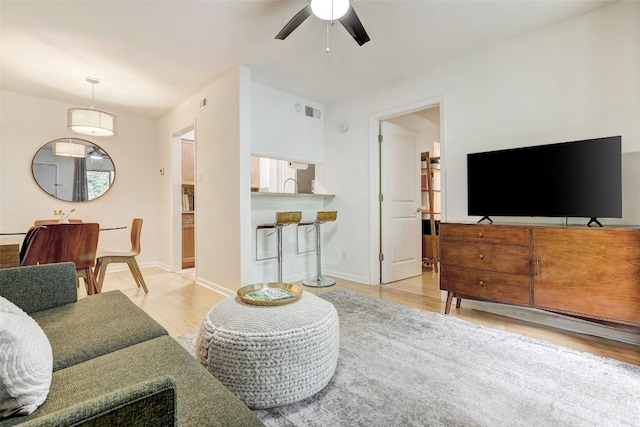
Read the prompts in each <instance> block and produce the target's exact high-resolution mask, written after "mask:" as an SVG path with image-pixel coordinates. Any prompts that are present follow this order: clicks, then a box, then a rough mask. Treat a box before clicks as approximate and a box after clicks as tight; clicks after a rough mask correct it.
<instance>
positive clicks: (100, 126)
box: [67, 108, 116, 136]
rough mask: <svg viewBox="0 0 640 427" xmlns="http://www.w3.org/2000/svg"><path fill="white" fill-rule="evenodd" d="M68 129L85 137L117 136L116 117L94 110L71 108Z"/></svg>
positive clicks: (68, 114) (68, 116)
mask: <svg viewBox="0 0 640 427" xmlns="http://www.w3.org/2000/svg"><path fill="white" fill-rule="evenodd" d="M67 127H68V128H69V130H70V131H72V132H75V133H81V134H83V135H93V136H113V135H115V134H116V116H114V115H113V114H111V113H107V112H106V111H100V110H95V109H92V108H70V109H69V110H67Z"/></svg>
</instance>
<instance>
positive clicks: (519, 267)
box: [440, 241, 530, 274]
mask: <svg viewBox="0 0 640 427" xmlns="http://www.w3.org/2000/svg"><path fill="white" fill-rule="evenodd" d="M440 264H441V265H446V264H450V265H458V266H462V267H471V268H478V269H482V270H492V271H500V272H503V273H512V274H529V271H530V263H529V247H528V246H518V245H496V244H493V243H469V242H457V241H447V242H446V244H443V245H442V247H441V257H440Z"/></svg>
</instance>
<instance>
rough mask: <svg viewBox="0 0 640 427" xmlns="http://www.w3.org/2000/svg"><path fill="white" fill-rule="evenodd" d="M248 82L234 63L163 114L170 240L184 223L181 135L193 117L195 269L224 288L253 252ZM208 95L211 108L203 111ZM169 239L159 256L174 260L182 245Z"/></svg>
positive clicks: (236, 279) (165, 220)
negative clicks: (194, 143)
mask: <svg viewBox="0 0 640 427" xmlns="http://www.w3.org/2000/svg"><path fill="white" fill-rule="evenodd" d="M250 84H251V81H250V71H249V69H248V68H246V67H243V66H240V67H236V68H233V69H232V70H229V71H228V72H226V73H224V74H223V75H221V76H220V77H219V78H217V79H216V80H215V81H214V82H212V83H211V84H209V85H208V86H206V87H205V88H203V89H202V90H201V91H199V92H198V93H196V94H194V95H193V96H192V97H190V98H189V99H187V100H186V101H184V102H183V103H182V104H180V105H179V106H178V107H177V108H176V109H174V110H173V111H171V112H170V113H168V114H166V115H165V116H163V117H162V118H161V119H160V120H159V132H158V135H159V140H158V143H159V144H160V145H161V146H162V147H163V148H162V151H161V155H160V164H159V167H165V168H167V171H168V173H167V174H166V175H165V179H164V180H163V183H162V185H163V188H162V193H163V199H162V201H161V203H162V206H163V207H164V209H163V212H162V217H161V222H162V224H163V227H164V229H165V230H166V232H165V234H166V235H167V238H168V237H169V235H171V234H172V233H171V232H170V230H174V231H178V230H180V229H181V228H180V221H181V209H180V203H179V197H180V185H179V182H180V168H179V161H178V159H179V138H176V137H175V135H176V134H177V133H180V131H181V130H183V129H186V128H188V127H189V126H192V125H193V123H194V122H195V125H196V132H195V140H196V185H195V189H196V195H195V198H196V214H195V222H196V271H197V275H198V281H199V282H201V283H203V284H206V285H208V286H210V287H212V288H214V289H218V290H220V291H222V292H224V293H229V292H231V291H235V290H237V289H238V288H240V287H241V286H242V285H243V284H244V280H245V279H243V275H244V274H245V273H243V271H244V270H245V269H246V268H247V267H243V266H242V263H243V262H249V260H250V256H251V252H250V246H251V233H250V228H251V225H250V222H251V218H250V217H251V195H250V179H251V168H250V158H251V155H250V137H251V125H250V123H249V114H250V113H249V105H250V93H251V92H250V91H251V87H250ZM205 97H206V98H207V107H206V108H204V109H199V102H200V100H201V99H202V98H205ZM178 234H179V233H178ZM175 237H178V236H175ZM167 243H168V244H167V245H166V246H165V248H164V251H163V253H162V254H161V256H162V258H161V259H162V262H165V263H168V264H172V262H175V256H174V259H173V261H172V254H174V255H175V254H177V253H179V252H180V250H181V246H180V245H179V244H177V243H178V242H176V241H175V240H174V241H171V242H167ZM174 265H175V264H174ZM177 268H179V267H177Z"/></svg>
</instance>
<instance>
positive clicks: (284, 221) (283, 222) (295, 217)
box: [256, 212, 302, 283]
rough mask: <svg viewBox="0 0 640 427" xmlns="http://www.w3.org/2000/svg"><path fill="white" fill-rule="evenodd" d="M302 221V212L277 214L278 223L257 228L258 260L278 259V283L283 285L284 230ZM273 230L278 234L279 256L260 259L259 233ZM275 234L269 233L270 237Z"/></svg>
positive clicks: (261, 225)
mask: <svg viewBox="0 0 640 427" xmlns="http://www.w3.org/2000/svg"><path fill="white" fill-rule="evenodd" d="M301 219H302V212H276V222H274V223H270V224H260V225H258V226H257V227H256V259H257V260H258V261H262V260H265V259H273V258H278V283H282V228H283V227H286V226H287V225H290V224H297V223H299V222H300V220H301ZM269 228H273V229H275V231H274V232H275V233H278V234H277V236H278V255H277V256H276V257H269V258H258V231H259V230H264V229H269ZM271 234H273V233H269V236H270V235H271Z"/></svg>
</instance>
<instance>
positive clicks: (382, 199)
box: [378, 194, 384, 203]
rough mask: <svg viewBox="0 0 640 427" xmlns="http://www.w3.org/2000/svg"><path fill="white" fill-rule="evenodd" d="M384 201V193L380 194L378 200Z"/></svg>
mask: <svg viewBox="0 0 640 427" xmlns="http://www.w3.org/2000/svg"><path fill="white" fill-rule="evenodd" d="M383 201H384V195H382V194H378V202H380V203H382V202H383Z"/></svg>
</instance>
